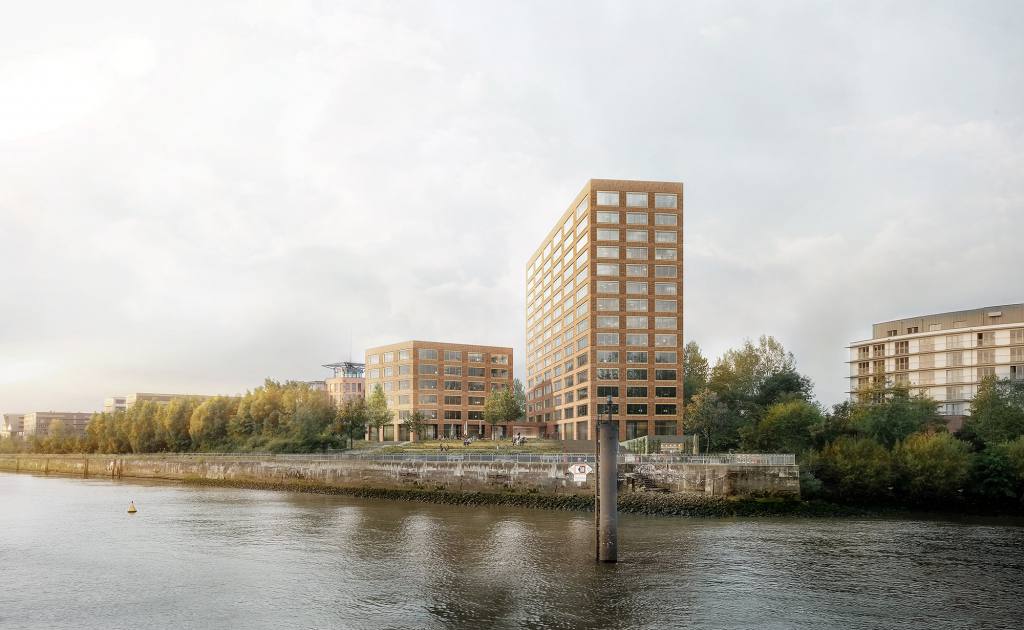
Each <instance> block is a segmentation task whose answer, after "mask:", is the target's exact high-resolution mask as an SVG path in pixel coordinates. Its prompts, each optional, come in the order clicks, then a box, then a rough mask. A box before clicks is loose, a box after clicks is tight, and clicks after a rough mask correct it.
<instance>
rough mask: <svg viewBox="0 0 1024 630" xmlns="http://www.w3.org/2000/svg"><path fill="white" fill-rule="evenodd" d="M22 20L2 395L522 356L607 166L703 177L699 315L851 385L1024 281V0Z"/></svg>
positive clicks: (693, 301) (402, 7)
mask: <svg viewBox="0 0 1024 630" xmlns="http://www.w3.org/2000/svg"><path fill="white" fill-rule="evenodd" d="M3 14H4V15H3V19H2V20H0V412H12V411H31V410H46V409H58V410H75V411H77V410H82V411H92V410H96V409H98V408H101V407H102V403H103V398H104V397H105V396H108V395H111V394H115V393H127V392H133V391H161V392H165V391H166V392H195V393H237V392H243V391H245V390H246V389H249V388H252V387H255V386H256V385H259V384H260V383H261V382H262V380H263V378H264V377H271V378H275V379H289V378H295V379H314V378H323V377H324V376H325V375H326V370H324V369H322V368H320V367H319V366H320V365H321V364H322V363H327V362H331V361H338V360H345V359H348V358H350V357H352V358H356V359H359V358H360V357H361V356H362V353H363V350H364V349H365V348H366V347H368V346H373V345H377V344H382V343H388V342H392V341H399V340H402V339H410V338H416V339H436V340H447V341H459V342H469V343H483V344H495V345H512V346H514V348H515V351H516V372H517V375H518V376H522V375H523V371H524V363H525V362H524V360H523V359H524V354H525V349H524V346H525V341H524V337H525V332H524V292H525V290H524V268H525V264H526V261H527V258H528V257H529V256H530V254H531V253H532V252H533V250H534V248H535V247H536V246H537V245H538V244H539V243H540V239H541V238H543V236H544V235H545V234H546V233H547V232H548V230H549V229H550V228H551V227H552V225H553V223H554V220H555V218H556V217H557V215H558V214H559V213H561V212H562V211H563V210H564V209H565V208H566V207H567V205H568V203H569V201H570V200H571V199H572V198H573V196H574V195H575V194H576V193H577V192H578V191H579V190H580V189H581V188H582V187H583V185H584V184H585V182H586V180H587V179H589V178H591V177H595V178H622V179H652V180H670V181H682V182H684V185H685V190H686V207H685V213H686V214H685V230H686V245H685V247H686V249H685V261H686V279H685V282H686V285H685V292H686V296H685V297H686V303H685V317H686V319H685V333H686V335H685V336H686V338H687V339H695V340H697V341H698V342H699V343H700V344H701V345H702V347H704V349H705V350H706V352H707V353H708V354H710V355H712V356H717V355H718V354H719V353H721V352H722V351H723V350H724V349H726V348H728V347H730V346H734V345H736V344H738V343H740V342H741V341H742V339H743V338H744V337H752V338H756V337H757V336H758V335H760V334H762V333H768V334H772V335H775V336H776V337H777V338H778V339H779V340H780V341H782V342H783V344H785V346H786V347H787V348H788V349H790V350H792V351H793V352H794V353H795V354H796V357H797V364H798V367H799V369H801V370H802V371H804V372H806V373H807V374H809V375H810V376H811V377H812V378H813V379H814V382H815V384H816V390H817V394H818V396H819V397H820V398H821V400H822V401H823V402H826V403H832V402H835V401H837V400H840V399H841V398H842V396H843V394H842V391H843V389H844V385H845V383H844V380H843V376H844V374H845V373H846V368H845V365H844V363H843V362H844V361H845V360H846V358H847V352H846V350H845V349H844V346H845V345H846V344H847V343H849V342H850V341H852V340H856V339H863V338H866V337H869V336H870V326H871V324H872V323H874V322H878V321H884V320H886V319H892V318H896V317H901V316H910V315H915V314H924V313H929V312H938V311H946V310H955V309H960V308H970V307H977V306H987V305H992V304H1001V303H1007V302H1020V301H1024V145H1022V140H1024V37H1022V36H1021V33H1024V4H1021V3H1019V2H1006V3H999V2H949V3H938V2H925V3H920V4H918V3H911V2H898V3H892V2H884V3H872V2H847V3H842V4H839V3H801V2H780V3H769V2H751V3H720V2H707V3H702V2H698V3H692V2H691V3H683V2H664V3H661V2H623V3H596V2H595V3H578V4H576V3H569V2H535V3H528V2H500V3H499V2H493V3H492V2H460V3H456V2H450V3H437V4H431V3H426V2H410V3H387V4H385V3H369V2H356V3H344V2H312V3H310V2H299V1H297V0H289V1H287V2H285V1H280V2H265V3H253V2H244V3H233V2H218V1H210V0H203V1H201V2H173V3H163V4H157V3H140V2H123V3H114V2H95V3H94V2H80V1H69V2H66V3H54V2H31V3H28V2H26V3H18V4H13V5H11V6H9V7H8V8H7V10H5V11H4V12H3Z"/></svg>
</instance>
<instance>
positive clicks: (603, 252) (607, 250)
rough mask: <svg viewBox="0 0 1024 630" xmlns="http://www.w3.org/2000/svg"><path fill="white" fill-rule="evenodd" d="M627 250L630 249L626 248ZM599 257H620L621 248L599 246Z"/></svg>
mask: <svg viewBox="0 0 1024 630" xmlns="http://www.w3.org/2000/svg"><path fill="white" fill-rule="evenodd" d="M626 251H627V252H628V251H629V250H626ZM597 257H598V258H618V257H619V248H618V247H598V248H597Z"/></svg>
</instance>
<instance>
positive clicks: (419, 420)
mask: <svg viewBox="0 0 1024 630" xmlns="http://www.w3.org/2000/svg"><path fill="white" fill-rule="evenodd" d="M402 424H403V425H405V428H406V429H408V430H409V435H411V436H414V437H415V439H417V440H422V439H423V429H424V427H426V426H427V425H426V422H424V417H423V414H422V413H420V412H418V411H414V412H412V413H410V414H409V415H408V416H407V417H406V418H405V419H404V420H402Z"/></svg>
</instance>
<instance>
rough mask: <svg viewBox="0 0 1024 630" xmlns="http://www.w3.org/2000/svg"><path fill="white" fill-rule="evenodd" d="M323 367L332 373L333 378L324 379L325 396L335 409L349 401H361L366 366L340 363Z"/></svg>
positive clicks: (364, 385)
mask: <svg viewBox="0 0 1024 630" xmlns="http://www.w3.org/2000/svg"><path fill="white" fill-rule="evenodd" d="M324 367H325V368H327V369H328V370H331V371H333V372H334V376H332V377H331V378H328V379H325V380H324V384H325V385H326V387H327V395H328V396H330V397H331V402H332V403H334V406H335V407H340V406H342V405H343V404H345V403H346V402H348V401H350V400H361V399H362V398H363V397H364V396H365V394H366V392H365V389H364V388H365V387H366V378H365V374H366V364H364V363H353V362H352V361H342V362H340V363H326V364H324Z"/></svg>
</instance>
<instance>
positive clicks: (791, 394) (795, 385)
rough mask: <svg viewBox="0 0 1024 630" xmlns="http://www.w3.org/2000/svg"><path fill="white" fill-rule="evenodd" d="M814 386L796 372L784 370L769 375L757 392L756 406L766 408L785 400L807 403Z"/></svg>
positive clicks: (809, 380)
mask: <svg viewBox="0 0 1024 630" xmlns="http://www.w3.org/2000/svg"><path fill="white" fill-rule="evenodd" d="M813 391H814V384H813V383H812V382H811V379H809V378H807V377H806V376H804V375H802V374H800V373H798V372H797V371H796V370H792V369H786V370H782V371H781V372H775V373H773V374H769V375H768V376H767V377H766V378H765V379H764V381H763V382H762V383H761V385H760V387H758V390H757V399H756V402H757V404H759V405H761V406H762V407H767V406H769V405H773V404H775V403H779V402H785V401H787V400H804V401H809V400H811V398H812V395H813Z"/></svg>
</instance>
